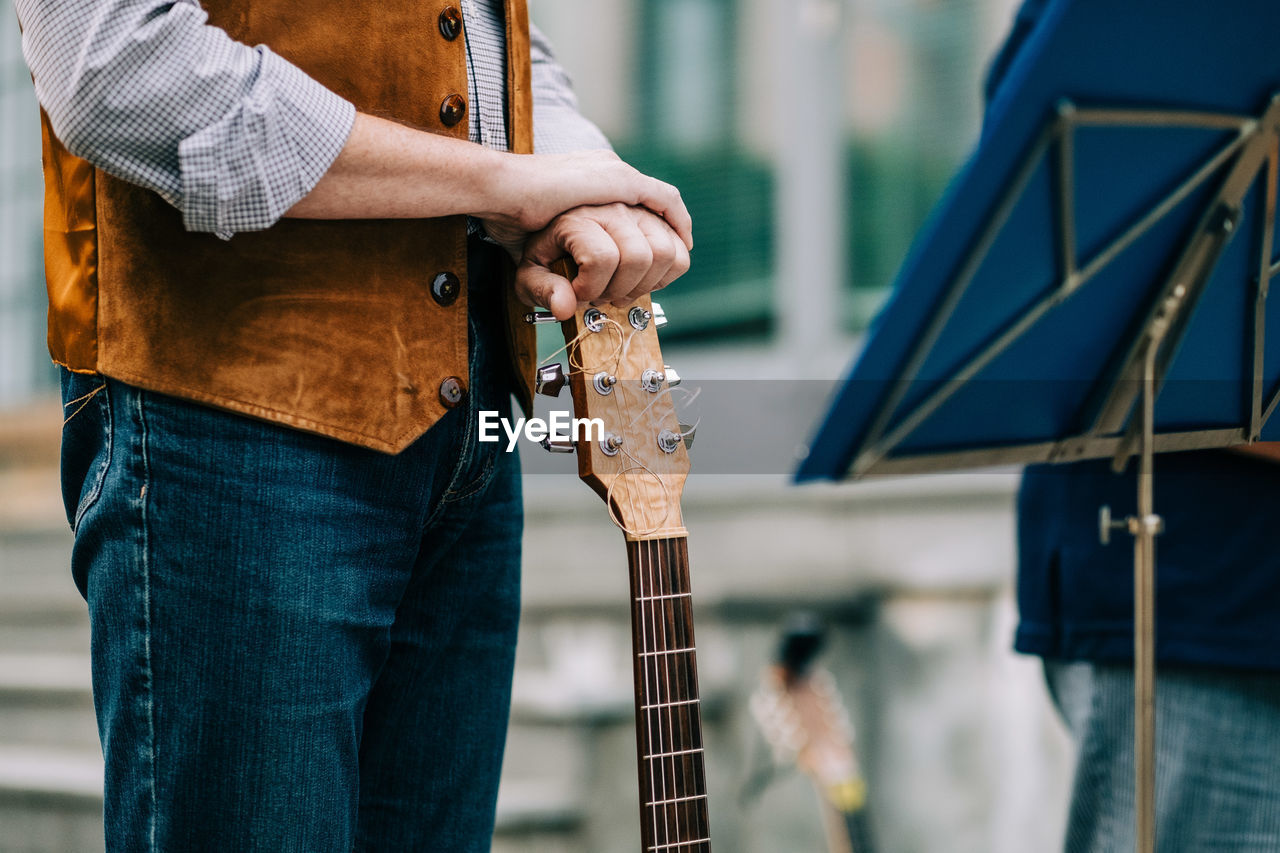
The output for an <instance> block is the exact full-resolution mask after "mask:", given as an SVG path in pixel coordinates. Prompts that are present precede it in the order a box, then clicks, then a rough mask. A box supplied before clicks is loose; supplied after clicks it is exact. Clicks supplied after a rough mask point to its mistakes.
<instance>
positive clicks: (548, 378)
mask: <svg viewBox="0 0 1280 853" xmlns="http://www.w3.org/2000/svg"><path fill="white" fill-rule="evenodd" d="M564 383H565V376H564V367H563V366H562V365H559V364H548V365H545V366H543V367H539V368H538V375H537V377H536V378H535V379H534V383H533V388H534V390H535V391H537V392H538V393H539V394H545V395H546V396H548V397H559V396H560V392H561V391H562V390H563V389H564Z"/></svg>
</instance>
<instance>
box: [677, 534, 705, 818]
mask: <svg viewBox="0 0 1280 853" xmlns="http://www.w3.org/2000/svg"><path fill="white" fill-rule="evenodd" d="M669 547H670V549H671V550H672V551H673V552H674V554H675V563H676V572H677V577H678V586H679V588H680V591H681V592H684V593H689V597H686V598H682V599H681V606H682V607H684V608H685V616H684V619H682V620H681V622H680V624H681V626H682V630H683V632H684V635H683V639H682V640H681V642H682V643H684V644H685V647H686V648H690V649H694V648H697V637H696V632H695V630H694V625H693V598H692V593H693V584H692V580H691V578H690V576H689V557H688V550H687V546H686V545H685V544H683V543H679V542H675V541H672V542H671V543H670V546H669ZM683 674H684V685H685V698H686V699H690V700H694V701H692V702H691V704H689V705H686V706H684V708H685V713H686V724H687V725H688V727H689V731H690V732H691V733H692V732H696V733H697V747H698V748H699V749H702V748H704V747H705V744H704V743H703V737H702V706H701V704H699V703H698V702H697V700H698V699H699V698H700V695H701V694H700V693H699V691H698V655H697V652H692V653H690V655H689V660H688V661H686V669H685V671H684V673H683ZM690 766H691V768H692V769H693V774H694V786H693V791H692V793H693V794H695V795H698V796H703V797H705V796H706V793H707V781H706V753H697V754H695V755H693V756H692V757H691V759H690ZM693 813H694V817H695V821H696V824H697V833H698V834H697V835H696V836H695V837H696V838H709V837H710V827H709V826H708V825H707V811H706V800H705V799H704V800H698V801H695V802H694V804H693Z"/></svg>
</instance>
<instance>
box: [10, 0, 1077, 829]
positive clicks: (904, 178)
mask: <svg viewBox="0 0 1280 853" xmlns="http://www.w3.org/2000/svg"><path fill="white" fill-rule="evenodd" d="M1015 5H1016V4H1015V0H787V2H781V0H593V2H591V3H582V2H580V0H532V2H531V8H532V15H533V19H534V21H535V23H537V24H538V25H539V26H541V27H542V28H543V30H544V31H545V32H546V33H547V34H548V36H549V37H550V38H551V40H552V42H553V44H554V45H555V46H556V48H557V51H558V54H559V57H560V59H561V61H562V63H563V64H564V65H565V67H566V68H567V69H568V71H569V72H570V74H571V76H572V77H573V78H574V80H575V83H576V87H577V90H578V93H579V97H580V99H581V104H582V108H583V111H584V112H585V113H586V114H587V115H589V116H591V117H592V118H594V119H595V120H596V121H597V122H598V123H599V124H600V125H601V127H602V128H603V129H604V130H605V132H606V133H607V134H608V135H609V137H610V138H611V139H612V140H613V142H614V144H615V146H616V148H617V149H618V151H619V153H620V154H621V155H622V156H623V157H624V158H626V159H628V160H629V161H631V162H632V163H634V164H635V165H636V166H637V167H639V168H640V169H642V170H644V171H648V172H650V173H653V174H656V175H659V176H661V177H663V178H664V179H666V180H668V181H670V182H672V183H674V184H676V185H677V186H679V187H680V188H681V190H682V192H683V194H684V197H685V199H686V201H687V203H688V205H689V208H690V210H691V211H692V213H693V216H694V221H695V224H696V233H697V248H696V249H695V252H694V266H693V269H692V271H691V272H690V273H689V275H688V276H686V277H685V279H683V280H682V281H681V282H680V283H679V284H678V285H676V286H674V287H672V288H670V289H669V290H668V291H667V292H664V294H663V296H662V302H663V304H664V307H665V309H666V311H667V313H668V315H669V317H670V319H671V323H670V325H669V326H667V328H666V330H665V331H664V339H663V347H664V352H665V354H666V355H667V359H668V361H670V362H672V363H673V364H674V365H675V366H676V367H677V368H678V369H679V371H680V373H681V374H682V375H683V376H684V377H685V382H686V385H687V386H698V385H699V383H706V384H709V385H715V384H716V383H720V385H719V386H718V387H720V388H721V389H724V388H731V389H732V391H733V396H734V397H735V399H737V400H738V401H739V403H740V407H739V408H738V409H736V410H735V411H734V413H733V414H732V416H730V415H729V414H728V413H726V412H724V411H719V404H707V408H706V409H705V410H704V411H701V412H699V413H697V414H698V415H699V416H701V417H702V418H703V421H702V424H701V425H700V427H699V433H698V443H697V444H695V447H694V449H693V454H692V456H693V463H694V474H693V476H692V477H691V479H690V481H689V484H688V488H687V490H686V495H685V517H686V523H687V526H688V527H689V529H690V551H691V563H692V568H693V589H694V594H695V600H696V602H697V629H698V635H699V650H700V654H699V664H700V668H701V683H702V693H703V697H704V702H705V705H704V708H705V710H704V726H705V731H706V738H707V747H708V753H707V764H708V773H709V782H710V787H711V816H712V822H713V832H714V835H715V838H716V845H717V849H718V850H720V851H737V852H738V853H766V851H767V853H780V852H781V853H793V852H794V853H804V851H815V853H818V851H824V850H826V849H827V847H826V846H825V841H824V837H823V829H822V823H821V812H820V808H819V804H818V800H817V798H816V797H815V794H814V790H813V788H812V786H811V785H810V783H809V781H808V780H807V779H806V778H805V776H804V775H803V774H801V773H798V772H796V771H795V770H794V769H789V768H788V767H787V766H786V762H782V763H778V762H775V760H774V758H773V757H772V753H771V750H770V748H769V747H768V746H767V744H766V741H765V739H764V737H763V736H762V734H761V732H760V730H759V726H758V725H757V723H756V721H755V720H753V717H752V715H751V713H750V711H749V700H750V696H751V695H752V693H753V692H754V691H755V690H756V688H757V686H758V684H759V682H760V677H761V672H762V669H763V668H764V667H765V666H767V665H768V663H769V662H770V660H771V657H772V655H773V652H774V649H775V647H776V644H777V639H778V632H779V630H780V627H781V625H782V624H783V623H784V622H785V621H786V620H787V619H788V617H789V616H790V615H791V614H793V613H795V612H796V611H801V610H803V611H807V612H810V613H812V614H815V615H816V616H817V617H818V618H819V619H821V620H822V622H823V623H824V624H825V625H826V626H827V628H828V639H829V643H828V648H827V650H826V652H825V654H824V656H823V658H822V659H821V660H822V662H823V664H824V665H825V666H826V667H827V668H829V669H830V670H831V672H832V673H833V674H834V677H835V683H836V685H837V687H838V689H839V694H840V696H841V697H842V700H843V702H842V704H843V706H844V709H845V712H846V713H847V714H848V716H849V718H850V719H851V721H852V723H853V726H854V729H855V730H856V747H857V750H858V753H859V757H860V759H861V761H862V764H863V766H864V770H865V772H866V775H867V780H868V785H869V794H868V798H869V803H870V814H871V819H872V824H873V826H874V830H875V832H876V835H877V836H878V837H879V839H880V842H881V844H880V847H881V848H882V849H883V850H885V851H904V853H905V851H946V853H1006V851H1007V853H1015V851H1016V853H1026V851H1041V850H1052V849H1055V848H1058V847H1059V846H1060V842H1059V841H1058V839H1059V832H1060V828H1061V824H1062V820H1063V812H1064V808H1065V800H1066V792H1067V786H1068V784H1069V779H1070V767H1069V764H1068V753H1067V749H1066V741H1065V735H1064V734H1063V732H1062V730H1061V728H1060V727H1059V725H1058V722H1057V720H1056V718H1055V717H1054V716H1053V712H1052V710H1051V708H1050V706H1049V704H1048V702H1047V699H1046V698H1045V695H1044V689H1043V686H1042V684H1041V681H1040V672H1039V666H1038V663H1036V662H1034V661H1032V660H1029V659H1023V658H1018V657H1016V656H1015V655H1013V654H1012V652H1011V651H1009V646H1010V643H1011V636H1012V627H1013V620H1014V610H1013V605H1012V589H1011V583H1012V576H1013V516H1012V506H1013V498H1014V492H1015V489H1016V484H1017V472H1015V471H994V472H991V471H987V472H979V473H964V474H949V475H941V476H931V477H922V478H913V479H899V480H886V481H878V482H870V483H862V484H857V485H845V486H825V487H805V488H803V489H799V488H795V487H792V486H789V485H788V484H787V482H786V476H785V474H786V468H787V467H788V465H789V464H790V462H791V460H793V459H794V458H795V455H796V452H797V450H798V449H800V452H802V448H803V443H804V441H805V440H806V438H807V436H808V435H809V433H810V431H811V430H812V428H813V426H814V424H815V421H816V419H817V418H818V417H819V415H820V413H821V409H822V404H823V402H824V398H825V394H826V392H827V390H828V389H829V388H830V382H831V381H832V380H834V379H835V378H836V377H838V376H839V375H840V374H841V373H842V371H843V370H844V368H845V367H846V366H847V364H848V362H849V360H850V359H851V357H852V356H853V354H854V353H855V352H856V350H857V347H858V343H859V337H860V334H861V333H862V331H863V330H865V328H866V326H867V324H868V322H869V321H870V320H871V318H872V317H873V316H874V314H875V311H876V310H877V308H878V306H879V305H880V303H881V301H882V300H883V299H884V297H885V295H886V293H887V289H888V287H889V285H890V283H891V282H892V278H893V274H894V271H895V269H896V267H897V264H898V263H899V261H900V260H901V258H902V256H903V255H904V254H905V252H906V250H907V248H908V246H909V244H910V241H911V239H912V237H913V235H914V233H915V231H916V230H917V229H918V228H919V226H920V225H921V223H922V222H923V220H924V218H925V217H926V216H927V214H928V211H929V209H930V208H931V206H932V205H933V203H934V202H935V201H936V200H937V198H938V196H939V195H940V194H941V192H942V191H943V189H944V188H945V186H946V183H947V180H948V178H949V176H950V175H951V174H952V172H953V171H954V170H955V168H956V167H957V165H958V164H959V163H960V161H961V160H962V159H963V157H964V156H965V154H966V152H967V151H968V149H969V148H970V146H971V145H972V144H973V142H974V141H975V140H976V137H977V131H978V126H979V117H980V112H981V99H980V91H981V79H982V75H983V73H984V71H985V68H986V64H987V61H988V59H989V57H990V55H991V54H992V52H993V51H994V49H995V47H996V46H997V45H998V43H999V41H1000V39H1001V38H1002V37H1003V35H1004V33H1005V31H1006V29H1007V26H1008V22H1009V20H1010V18H1011V15H1012V12H1013V9H1014V6H1015ZM39 156H40V150H39V130H38V124H37V112H36V105H35V101H34V97H33V94H32V90H31V82H30V78H29V76H28V73H27V70H26V67H25V65H24V64H23V61H22V57H21V54H20V48H19V38H18V32H17V24H16V20H15V17H14V15H13V14H12V9H8V10H7V11H5V12H4V13H3V14H0V851H3V853H8V851H93V850H98V849H101V841H100V840H99V836H100V833H101V829H100V810H101V797H100V774H101V759H100V756H99V753H98V747H97V739H96V733H95V729H94V724H93V715H92V701H91V698H90V695H89V688H88V659H87V649H88V628H87V620H86V617H85V613H84V604H83V602H82V601H81V600H80V598H79V597H78V595H77V593H76V592H75V589H74V587H73V586H72V584H71V580H70V576H69V572H68V571H67V561H68V552H69V548H70V537H69V534H68V532H67V527H66V522H65V519H64V518H63V516H62V509H61V505H60V501H59V498H58V494H57V442H58V432H59V423H60V418H61V414H60V410H59V409H60V407H59V405H58V403H57V401H56V399H55V396H56V387H55V386H56V374H55V372H54V370H53V369H52V367H51V366H50V364H49V359H48V356H47V354H46V351H45V347H44V313H45V297H44V291H43V282H42V278H41V259H40V251H41V250H40V225H39V223H40V202H41V196H42V182H41V176H40V170H39ZM551 337H554V335H553V336H551ZM555 345H556V343H555V342H553V341H551V340H550V339H548V341H547V346H548V348H549V349H553V348H554V346H555ZM744 418H745V419H746V420H745V421H744V420H743V419H744ZM757 427H758V428H757ZM765 434H767V435H768V436H769V439H768V444H769V445H770V451H776V452H775V453H774V455H773V457H771V458H773V459H774V462H772V463H771V464H767V465H752V464H750V461H751V459H750V458H749V457H753V456H755V455H756V454H757V449H756V448H753V442H754V443H755V445H756V446H757V448H758V446H759V445H760V443H761V437H762V436H763V435H765ZM735 439H736V440H737V443H736V444H735V443H734V440H735ZM758 453H759V454H760V455H768V453H767V452H766V451H765V450H764V449H759V450H758ZM700 454H703V455H705V456H706V458H710V459H714V460H717V461H716V462H714V463H711V464H703V465H702V466H701V468H700V462H699V460H700ZM526 457H527V458H526V467H527V469H528V470H529V472H530V473H529V475H528V477H527V478H526V494H527V506H528V521H527V534H526V555H527V556H526V567H525V577H526V593H525V616H524V623H523V628H522V634H521V641H520V647H519V654H518V662H517V680H516V696H515V703H514V707H513V712H512V713H513V718H512V731H511V738H510V743H509V747H508V752H507V759H506V769H505V772H504V781H503V790H502V796H501V801H500V809H499V811H500V816H499V827H498V832H497V836H496V838H495V850H498V851H501V853H517V851H519V853H535V851H537V853H551V851H556V853H561V852H562V851H563V853H611V851H630V850H634V849H635V848H636V846H637V839H638V838H639V835H638V816H637V815H638V809H637V806H636V790H635V788H636V782H635V749H634V734H633V725H632V704H631V703H632V697H631V689H632V688H631V674H630V662H629V660H630V657H629V642H630V640H629V636H630V635H629V626H628V623H627V613H628V611H627V605H626V601H627V595H628V593H627V578H626V560H625V554H624V550H623V547H622V540H621V537H620V536H619V535H618V533H617V531H616V530H614V528H613V527H612V526H611V525H610V524H609V522H608V520H607V517H606V515H605V513H604V509H603V506H602V505H601V504H600V503H599V501H598V500H597V499H596V498H595V496H594V495H592V494H590V493H589V491H588V490H587V489H586V488H585V487H583V486H581V485H580V484H579V483H578V482H577V480H576V477H574V476H573V469H574V465H573V461H572V457H570V458H569V460H568V461H563V460H560V459H557V460H554V461H552V460H547V459H533V458H531V456H530V454H526ZM735 460H736V461H737V462H740V463H741V464H740V465H736V463H735ZM778 460H781V461H778Z"/></svg>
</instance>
